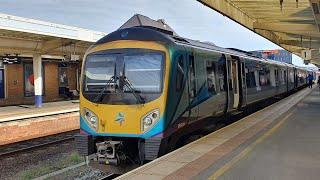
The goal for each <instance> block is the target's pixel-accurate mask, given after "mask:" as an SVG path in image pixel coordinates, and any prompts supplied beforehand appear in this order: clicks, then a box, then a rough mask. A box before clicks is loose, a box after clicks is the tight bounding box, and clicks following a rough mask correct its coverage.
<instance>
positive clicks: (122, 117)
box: [115, 112, 124, 126]
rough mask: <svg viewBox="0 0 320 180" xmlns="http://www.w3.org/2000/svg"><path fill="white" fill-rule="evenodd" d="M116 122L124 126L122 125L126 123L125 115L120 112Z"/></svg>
mask: <svg viewBox="0 0 320 180" xmlns="http://www.w3.org/2000/svg"><path fill="white" fill-rule="evenodd" d="M115 121H117V122H118V123H119V124H120V126H121V125H122V123H123V122H124V113H123V112H119V113H118V114H117V116H116V119H115Z"/></svg>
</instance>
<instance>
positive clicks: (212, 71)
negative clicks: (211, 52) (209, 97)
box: [206, 61, 217, 94]
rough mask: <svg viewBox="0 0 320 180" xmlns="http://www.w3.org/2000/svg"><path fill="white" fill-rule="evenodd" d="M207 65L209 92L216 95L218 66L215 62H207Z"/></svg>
mask: <svg viewBox="0 0 320 180" xmlns="http://www.w3.org/2000/svg"><path fill="white" fill-rule="evenodd" d="M206 63H207V65H206V70H207V87H208V91H209V92H210V93H212V94H216V93H217V91H216V88H217V86H216V85H217V84H216V65H215V63H214V62H213V61H207V62H206Z"/></svg>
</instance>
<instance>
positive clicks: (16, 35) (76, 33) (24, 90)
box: [0, 14, 105, 107]
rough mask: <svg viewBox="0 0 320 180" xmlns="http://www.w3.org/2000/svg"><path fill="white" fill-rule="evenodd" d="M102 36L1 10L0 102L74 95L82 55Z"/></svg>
mask: <svg viewBox="0 0 320 180" xmlns="http://www.w3.org/2000/svg"><path fill="white" fill-rule="evenodd" d="M103 36H105V33H102V32H97V31H91V30H88V29H82V28H76V27H71V26H66V25H60V24H54V23H49V22H44V21H39V20H34V19H28V18H22V17H17V16H11V15H7V14H0V106H8V105H20V104H35V105H36V106H38V107H41V104H42V102H51V101H59V100H65V99H70V98H77V93H78V92H79V83H80V82H79V77H80V71H81V61H82V57H83V55H84V53H85V51H86V49H87V48H88V47H89V46H90V45H92V44H93V43H94V42H96V41H97V40H98V39H100V38H101V37H103Z"/></svg>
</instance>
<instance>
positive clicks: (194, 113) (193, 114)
mask: <svg viewBox="0 0 320 180" xmlns="http://www.w3.org/2000/svg"><path fill="white" fill-rule="evenodd" d="M188 73H189V74H188V76H189V78H188V79H189V80H188V84H189V86H188V87H189V88H188V91H189V104H190V107H192V108H191V109H190V110H189V121H195V120H197V117H198V106H195V107H193V104H194V100H195V97H196V93H197V87H196V67H195V61H194V56H193V55H190V56H189V72H188Z"/></svg>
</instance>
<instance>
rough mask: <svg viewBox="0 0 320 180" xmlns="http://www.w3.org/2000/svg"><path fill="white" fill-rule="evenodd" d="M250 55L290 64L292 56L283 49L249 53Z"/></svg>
mask: <svg viewBox="0 0 320 180" xmlns="http://www.w3.org/2000/svg"><path fill="white" fill-rule="evenodd" d="M250 52H251V53H252V54H254V55H256V56H258V57H261V58H265V59H272V60H275V61H279V62H285V63H289V64H292V54H291V53H290V52H288V51H286V50H283V49H274V50H258V51H250Z"/></svg>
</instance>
